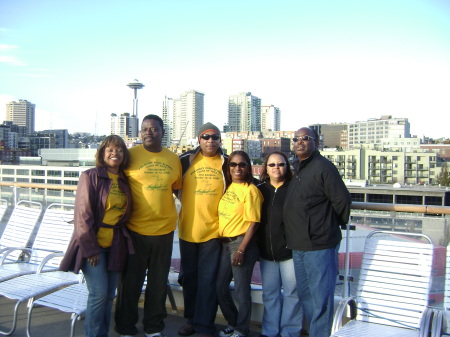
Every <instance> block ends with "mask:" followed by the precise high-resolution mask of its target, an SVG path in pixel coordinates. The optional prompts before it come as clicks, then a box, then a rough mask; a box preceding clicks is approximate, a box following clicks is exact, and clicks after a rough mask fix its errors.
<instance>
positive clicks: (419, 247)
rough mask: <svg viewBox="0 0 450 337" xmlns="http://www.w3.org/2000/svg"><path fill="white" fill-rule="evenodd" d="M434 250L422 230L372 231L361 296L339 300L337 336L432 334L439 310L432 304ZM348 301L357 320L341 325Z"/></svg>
mask: <svg viewBox="0 0 450 337" xmlns="http://www.w3.org/2000/svg"><path fill="white" fill-rule="evenodd" d="M405 237H406V238H405ZM417 239H422V240H425V241H426V242H424V241H419V240H417ZM433 249H434V247H433V244H432V242H431V239H429V238H428V237H427V236H425V235H421V234H413V233H395V232H387V231H374V232H372V233H371V234H369V235H368V237H367V239H366V243H365V248H364V254H363V260H362V265H361V272H360V278H359V282H358V286H357V292H356V297H355V298H351V297H350V298H346V299H343V300H342V301H341V303H340V304H339V306H338V308H337V310H336V315H335V319H334V322H333V334H332V336H336V337H337V336H339V337H344V336H345V337H347V336H383V337H387V336H396V337H399V336H408V337H412V336H422V334H424V333H426V334H425V335H424V336H426V335H427V333H428V329H429V326H430V324H431V318H432V314H433V310H431V309H428V308H427V305H428V297H429V289H430V284H431V267H432V259H433ZM348 305H350V307H351V308H352V313H353V317H352V318H353V319H354V320H352V321H350V322H348V323H347V324H345V325H344V326H343V327H341V325H342V315H343V313H344V312H345V310H346V308H347V306H348Z"/></svg>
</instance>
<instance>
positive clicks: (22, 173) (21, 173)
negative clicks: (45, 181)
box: [17, 169, 30, 176]
mask: <svg viewBox="0 0 450 337" xmlns="http://www.w3.org/2000/svg"><path fill="white" fill-rule="evenodd" d="M29 174H30V170H25V169H18V170H17V175H18V176H27V175H29Z"/></svg>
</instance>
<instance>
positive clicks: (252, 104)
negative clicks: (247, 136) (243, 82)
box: [224, 92, 261, 132]
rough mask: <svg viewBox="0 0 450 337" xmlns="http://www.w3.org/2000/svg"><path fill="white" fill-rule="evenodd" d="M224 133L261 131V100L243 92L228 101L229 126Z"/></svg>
mask: <svg viewBox="0 0 450 337" xmlns="http://www.w3.org/2000/svg"><path fill="white" fill-rule="evenodd" d="M224 129H225V130H224V131H227V132H233V131H261V99H260V98H258V97H256V96H253V95H252V93H251V92H241V93H240V94H239V95H233V96H230V97H229V99H228V125H227V126H226V127H225V128H224Z"/></svg>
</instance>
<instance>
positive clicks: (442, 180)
mask: <svg viewBox="0 0 450 337" xmlns="http://www.w3.org/2000/svg"><path fill="white" fill-rule="evenodd" d="M436 184H440V185H441V186H450V175H449V173H448V170H447V163H444V165H442V167H441V172H440V173H439V174H438V175H437V176H436Z"/></svg>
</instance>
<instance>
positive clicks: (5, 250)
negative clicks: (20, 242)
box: [0, 247, 31, 265]
mask: <svg viewBox="0 0 450 337" xmlns="http://www.w3.org/2000/svg"><path fill="white" fill-rule="evenodd" d="M16 250H21V251H22V252H29V253H30V252H31V249H30V248H25V247H10V248H3V249H2V250H1V251H0V253H2V252H3V255H2V257H1V258H0V265H2V264H3V263H4V262H5V260H6V258H7V257H8V255H9V254H11V253H12V252H14V251H16Z"/></svg>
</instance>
